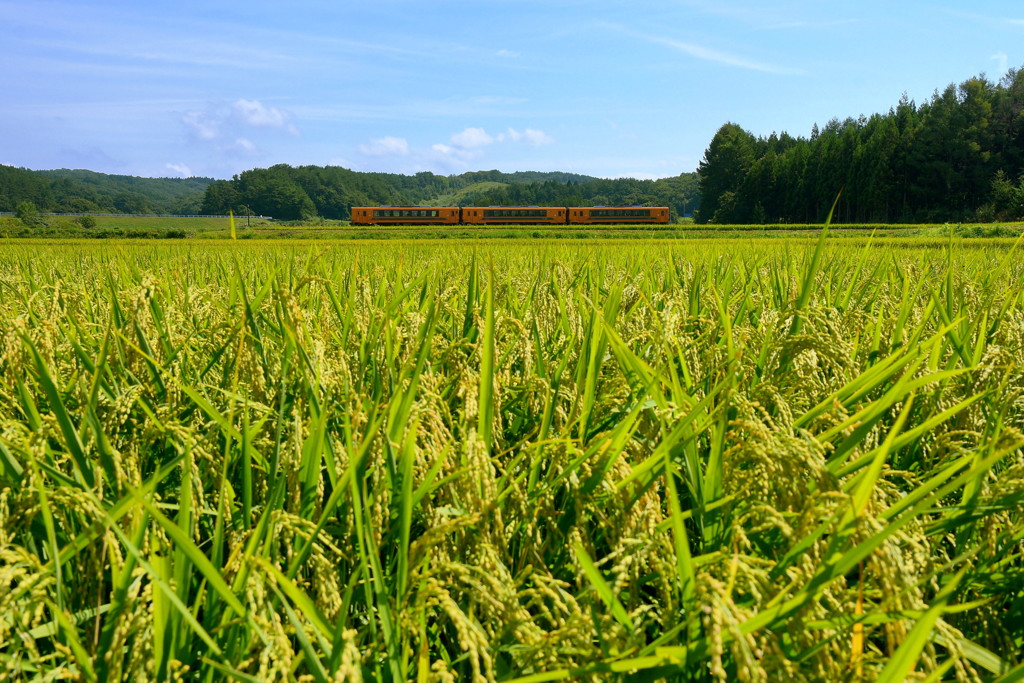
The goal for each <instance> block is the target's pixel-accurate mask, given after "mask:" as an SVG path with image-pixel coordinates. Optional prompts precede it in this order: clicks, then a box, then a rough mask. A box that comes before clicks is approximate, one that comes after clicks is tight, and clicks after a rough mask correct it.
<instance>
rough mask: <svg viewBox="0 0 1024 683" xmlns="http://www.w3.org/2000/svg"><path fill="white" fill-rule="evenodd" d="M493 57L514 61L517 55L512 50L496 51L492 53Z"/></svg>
mask: <svg viewBox="0 0 1024 683" xmlns="http://www.w3.org/2000/svg"><path fill="white" fill-rule="evenodd" d="M494 56H495V57H504V58H506V59H515V58H516V57H518V56H519V53H518V52H516V51H514V50H498V51H497V52H495V53H494Z"/></svg>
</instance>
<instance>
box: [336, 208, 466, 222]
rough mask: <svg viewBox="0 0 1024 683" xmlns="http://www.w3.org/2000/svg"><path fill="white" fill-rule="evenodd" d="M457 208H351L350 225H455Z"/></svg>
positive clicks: (457, 215) (457, 217)
mask: <svg viewBox="0 0 1024 683" xmlns="http://www.w3.org/2000/svg"><path fill="white" fill-rule="evenodd" d="M458 222H459V207H457V206H353V207H352V225H457V224H458Z"/></svg>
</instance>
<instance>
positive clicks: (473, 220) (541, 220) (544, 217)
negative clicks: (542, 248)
mask: <svg viewBox="0 0 1024 683" xmlns="http://www.w3.org/2000/svg"><path fill="white" fill-rule="evenodd" d="M565 217H566V216H565V207H564V206H464V207H462V222H463V223H464V224H466V225H486V224H500V225H526V224H529V225H540V224H558V225H561V224H564V223H565Z"/></svg>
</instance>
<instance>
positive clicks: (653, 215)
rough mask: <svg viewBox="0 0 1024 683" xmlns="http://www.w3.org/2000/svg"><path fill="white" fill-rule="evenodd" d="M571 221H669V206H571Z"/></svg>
mask: <svg viewBox="0 0 1024 683" xmlns="http://www.w3.org/2000/svg"><path fill="white" fill-rule="evenodd" d="M567 211H568V214H569V215H568V218H569V222H570V223H579V224H587V225H595V224H602V223H603V224H607V223H630V224H633V223H668V207H667V206H570V207H568V208H567Z"/></svg>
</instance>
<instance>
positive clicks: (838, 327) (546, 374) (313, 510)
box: [0, 238, 1024, 683]
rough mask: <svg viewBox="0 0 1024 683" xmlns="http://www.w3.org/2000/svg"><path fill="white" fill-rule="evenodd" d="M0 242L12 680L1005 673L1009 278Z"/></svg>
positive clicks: (531, 254) (542, 246)
mask: <svg viewBox="0 0 1024 683" xmlns="http://www.w3.org/2000/svg"><path fill="white" fill-rule="evenodd" d="M1020 255H1021V251H1020V249H1019V248H1018V247H1017V245H1016V244H1011V243H1008V242H1000V243H997V244H996V243H987V242H970V241H963V240H958V239H954V238H950V239H949V240H943V241H938V242H920V241H913V240H893V239H885V240H867V241H854V240H850V239H844V240H837V241H835V242H830V241H828V240H827V239H826V238H822V239H819V240H814V239H797V240H785V241H783V240H756V239H751V240H739V239H731V240H722V241H714V240H707V241H699V242H698V241H687V242H679V243H658V244H653V243H644V242H628V241H623V242H614V241H608V240H602V241H601V242H600V243H596V242H573V243H565V242H554V241H531V242H529V243H526V242H516V241H510V242H503V241H497V240H495V241H488V242H487V243H486V244H480V243H472V242H445V241H436V242H424V243H416V242H400V241H389V242H383V243H372V242H367V243H360V244H352V243H329V242H317V243H289V244H286V245H285V244H278V243H252V242H250V243H206V244H188V243H183V244H174V245H159V246H154V245H140V244H124V243H109V244H104V245H92V244H89V245H86V244H69V243H64V244H42V243H35V244H28V243H19V244H3V245H0V314H2V316H3V319H4V320H5V321H7V325H6V326H5V330H4V331H3V333H2V334H3V340H2V342H3V343H2V346H0V680H4V679H10V680H43V679H46V680H52V679H63V678H71V679H81V680H87V681H92V680H99V681H108V680H132V681H146V680H160V681H162V680H181V681H185V680H202V681H214V680H238V681H254V680H261V681H262V680H302V681H349V680H351V681H358V680H392V681H402V680H417V681H519V682H520V683H526V682H528V681H535V682H539V681H554V680H563V679H582V680H595V681H596V680H637V681H645V680H664V679H668V680H679V681H689V680H694V681H698V680H700V681H703V680H721V681H732V680H744V681H767V680H772V681H776V680H777V681H821V680H846V681H861V680H862V681H869V680H891V681H897V680H905V679H910V680H958V681H979V680H1000V681H1014V680H1022V679H1024V658H1022V655H1021V652H1022V650H1024V561H1022V552H1024V520H1022V514H1024V260H1022V259H1021V258H1020Z"/></svg>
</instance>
